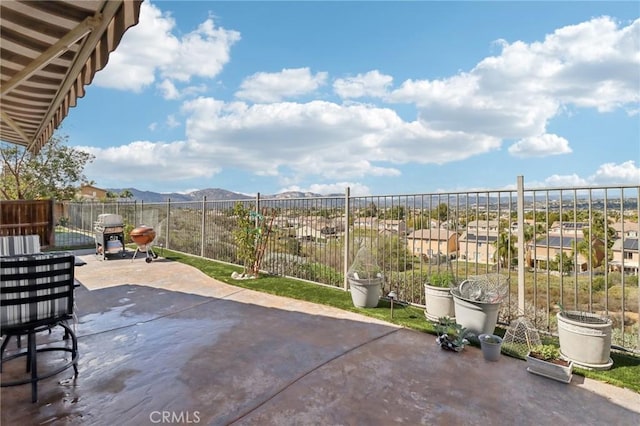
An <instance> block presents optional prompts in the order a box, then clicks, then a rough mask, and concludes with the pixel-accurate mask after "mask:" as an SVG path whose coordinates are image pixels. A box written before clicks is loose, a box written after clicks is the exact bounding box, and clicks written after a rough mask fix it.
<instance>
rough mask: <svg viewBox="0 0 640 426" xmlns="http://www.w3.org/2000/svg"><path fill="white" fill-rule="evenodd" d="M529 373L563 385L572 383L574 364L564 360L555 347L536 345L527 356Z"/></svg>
mask: <svg viewBox="0 0 640 426" xmlns="http://www.w3.org/2000/svg"><path fill="white" fill-rule="evenodd" d="M526 360H527V371H528V372H529V373H532V374H537V375H538V376H543V377H547V378H549V379H553V380H557V381H559V382H562V383H569V382H571V378H572V377H573V362H572V361H567V360H565V359H562V356H561V355H560V351H559V350H558V348H556V347H555V346H553V345H536V346H533V347H531V349H530V351H529V353H528V354H527V358H526Z"/></svg>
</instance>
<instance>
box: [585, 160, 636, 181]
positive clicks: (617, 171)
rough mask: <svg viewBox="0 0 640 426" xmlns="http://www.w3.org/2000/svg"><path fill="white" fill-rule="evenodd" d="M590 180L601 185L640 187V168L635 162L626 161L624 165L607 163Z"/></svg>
mask: <svg viewBox="0 0 640 426" xmlns="http://www.w3.org/2000/svg"><path fill="white" fill-rule="evenodd" d="M589 180H590V181H591V182H593V183H595V184H600V185H605V184H612V183H619V184H631V185H640V168H638V167H636V164H635V162H634V161H625V162H624V163H622V164H615V163H605V164H602V165H601V166H600V167H599V168H598V170H596V172H595V174H594V175H593V176H591V177H590V178H589Z"/></svg>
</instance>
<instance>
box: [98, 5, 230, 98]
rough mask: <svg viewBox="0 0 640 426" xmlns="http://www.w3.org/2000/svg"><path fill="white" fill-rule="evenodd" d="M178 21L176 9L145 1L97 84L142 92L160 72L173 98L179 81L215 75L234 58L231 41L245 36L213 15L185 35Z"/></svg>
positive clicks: (100, 73)
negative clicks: (171, 10)
mask: <svg viewBox="0 0 640 426" xmlns="http://www.w3.org/2000/svg"><path fill="white" fill-rule="evenodd" d="M175 26H176V23H175V20H174V19H173V17H172V16H171V14H170V13H166V12H165V13H163V12H162V11H161V10H160V9H158V8H157V7H156V6H155V5H153V4H152V3H150V2H144V3H142V6H141V9H140V21H139V23H138V25H136V26H134V27H132V28H130V29H129V30H128V31H127V32H126V33H125V35H124V37H123V39H122V41H121V43H120V45H119V46H118V49H117V50H116V51H114V52H113V53H112V54H111V55H110V56H109V63H108V65H107V67H105V69H104V70H102V71H100V72H99V73H97V74H96V77H95V80H94V84H95V85H97V86H101V87H109V88H114V89H120V90H132V91H134V92H140V91H142V90H143V89H144V88H145V87H147V86H149V85H151V84H153V83H154V82H155V81H156V79H157V78H160V79H162V80H163V81H162V83H160V84H159V88H160V89H161V90H162V91H163V93H164V94H165V96H169V97H167V99H175V98H176V97H177V93H178V90H177V88H176V87H175V83H176V81H177V82H181V83H185V82H188V81H190V79H191V78H192V77H194V76H198V77H205V78H213V77H215V76H216V75H218V74H219V73H220V71H221V70H222V68H223V66H224V65H225V64H226V63H227V62H229V58H230V55H229V52H230V48H231V46H232V45H233V44H234V43H236V42H237V41H238V40H240V33H238V32H237V31H233V30H225V29H224V28H216V27H215V25H214V22H213V18H208V19H207V20H205V21H204V22H203V23H201V24H200V25H199V26H198V28H197V29H196V30H194V31H192V32H190V33H187V34H185V35H184V36H182V37H181V38H179V37H177V36H175V35H174V34H173V31H174V30H175Z"/></svg>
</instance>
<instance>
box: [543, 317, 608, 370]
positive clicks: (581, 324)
mask: <svg viewBox="0 0 640 426" xmlns="http://www.w3.org/2000/svg"><path fill="white" fill-rule="evenodd" d="M556 318H557V319H558V339H559V340H560V353H561V354H562V356H563V357H565V358H566V359H569V360H571V361H573V362H574V364H576V365H577V366H579V367H583V368H587V369H593V370H608V369H610V368H611V366H612V365H613V361H612V360H611V358H610V357H609V355H610V353H611V320H610V319H608V318H604V317H601V316H599V315H595V314H591V313H585V312H577V311H565V312H558V314H557V315H556Z"/></svg>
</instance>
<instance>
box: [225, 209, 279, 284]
mask: <svg viewBox="0 0 640 426" xmlns="http://www.w3.org/2000/svg"><path fill="white" fill-rule="evenodd" d="M233 214H234V216H235V217H236V220H237V223H236V228H235V229H234V230H233V237H234V238H235V241H236V246H237V249H238V258H239V259H240V260H241V261H242V265H243V267H244V270H243V275H246V274H251V275H253V276H256V277H257V276H258V274H259V273H260V265H261V263H262V256H263V255H264V251H265V249H266V244H267V241H268V240H269V235H270V234H271V227H272V226H273V216H272V218H271V220H269V221H267V220H266V219H265V217H264V216H263V215H261V214H259V213H258V212H256V211H252V210H250V209H249V208H248V207H246V206H245V205H244V204H242V203H241V202H237V203H236V205H235V206H234V208H233Z"/></svg>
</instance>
